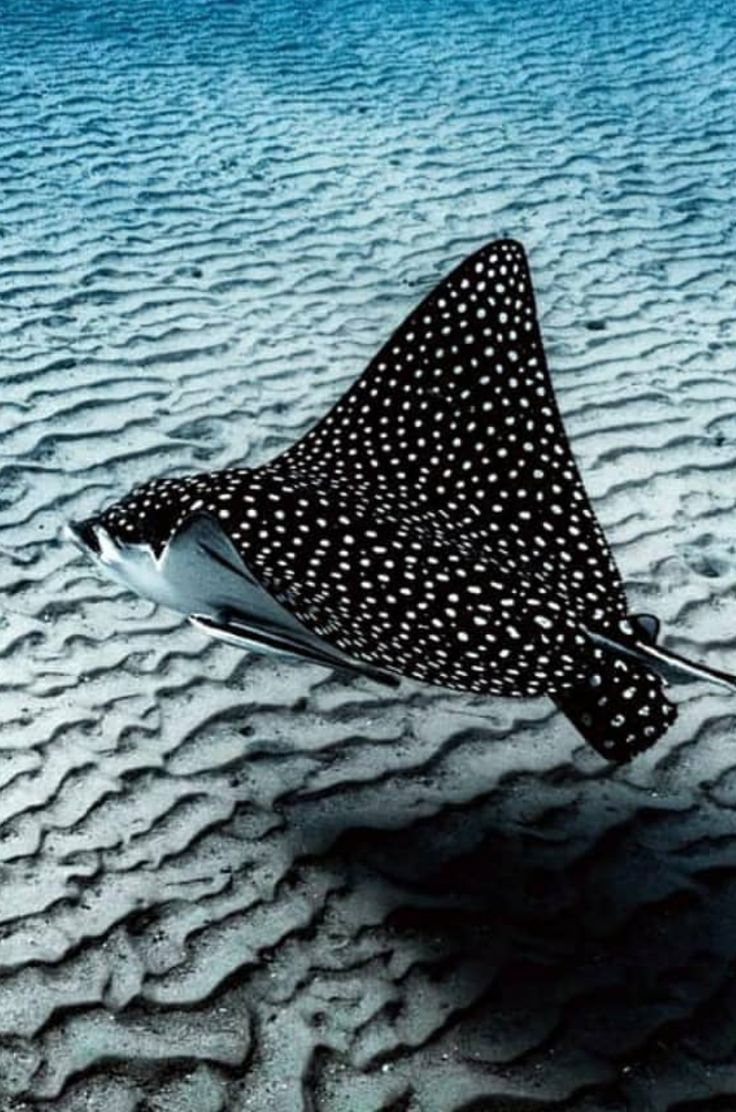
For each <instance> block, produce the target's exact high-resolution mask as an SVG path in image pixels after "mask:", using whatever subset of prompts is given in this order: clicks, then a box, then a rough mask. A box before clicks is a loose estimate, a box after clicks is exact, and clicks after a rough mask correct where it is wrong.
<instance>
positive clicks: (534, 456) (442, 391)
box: [266, 239, 627, 628]
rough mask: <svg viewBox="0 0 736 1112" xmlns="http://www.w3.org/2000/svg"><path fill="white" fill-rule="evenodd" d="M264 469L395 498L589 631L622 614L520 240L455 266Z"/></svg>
mask: <svg viewBox="0 0 736 1112" xmlns="http://www.w3.org/2000/svg"><path fill="white" fill-rule="evenodd" d="M266 470H272V471H280V472H282V473H285V474H291V475H294V474H297V475H301V476H304V477H308V479H309V481H311V482H313V483H315V484H324V485H331V486H333V487H334V486H336V485H339V484H341V483H342V484H344V485H349V484H362V485H363V486H364V487H372V488H373V489H375V490H378V491H381V490H383V491H387V492H389V493H390V495H391V497H394V498H399V497H400V496H402V495H403V496H404V497H405V498H406V500H408V501H410V502H411V503H412V504H413V505H415V506H418V507H419V508H422V507H424V508H425V509H426V510H429V511H433V512H435V513H436V514H438V515H440V516H441V518H442V520H443V522H444V527H445V528H446V530H448V531H454V532H455V533H456V534H462V535H463V536H465V537H467V538H469V539H471V540H472V542H473V543H474V544H477V545H478V546H479V548H481V549H486V550H491V551H493V552H495V553H497V554H500V556H501V557H503V558H505V559H508V560H511V561H514V562H515V563H517V564H518V565H519V566H520V567H521V568H522V569H523V570H528V571H533V572H534V574H535V575H536V576H537V577H538V578H540V579H542V578H543V579H545V580H546V581H547V582H549V583H553V584H554V585H555V589H556V591H557V592H558V594H559V595H560V597H561V599H562V601H563V602H564V603H565V604H566V605H567V606H569V607H570V608H572V609H574V610H575V612H576V614H577V615H578V616H579V617H580V618H581V619H582V620H585V621H586V622H587V623H588V624H590V625H593V626H602V627H603V628H605V627H606V626H608V625H614V624H616V623H617V622H618V621H619V620H620V619H621V618H622V617H625V615H626V612H627V606H626V600H625V596H624V592H623V586H622V583H621V579H620V576H619V574H618V570H617V569H616V566H615V564H614V562H613V559H612V557H611V554H610V551H609V549H608V546H607V544H606V541H605V538H604V536H603V533H602V531H601V529H600V527H599V525H598V523H597V521H596V519H595V516H594V514H593V511H592V509H591V507H590V504H589V502H588V499H587V496H586V493H585V490H584V487H583V484H582V481H581V478H580V475H579V472H578V469H577V466H576V464H575V460H574V458H573V456H572V452H571V450H570V446H569V443H568V440H567V436H566V434H565V430H564V427H563V424H562V420H561V417H560V414H559V411H558V408H557V404H556V401H555V397H554V392H553V389H552V383H551V381H550V376H549V373H548V369H547V363H546V359H545V355H544V349H543V345H542V337H541V333H540V329H539V324H538V321H537V314H536V307H535V302H534V295H533V291H532V283H531V276H530V273H529V267H528V264H527V260H526V256H525V254H524V250H523V248H522V246H521V244H519V243H517V242H516V241H514V240H510V239H506V240H497V241H495V242H492V243H489V244H487V245H486V246H485V247H483V248H482V249H481V250H480V251H478V252H476V253H475V254H473V255H471V256H470V257H469V258H467V259H466V260H465V261H464V262H463V263H462V264H461V265H460V266H459V267H457V268H456V269H455V270H454V271H452V273H451V274H449V275H448V276H447V278H445V279H444V280H443V281H442V282H440V284H439V285H438V286H437V287H436V289H434V290H433V291H432V293H430V294H429V296H428V297H426V298H425V299H424V301H423V302H422V303H421V304H420V305H419V307H418V308H417V309H416V310H415V311H414V312H413V313H411V314H410V316H409V317H408V318H407V319H406V320H405V321H404V323H403V324H402V325H401V326H400V327H399V328H397V330H396V331H395V332H394V334H393V335H392V336H391V338H390V340H389V341H388V342H387V343H386V344H385V345H384V346H383V347H382V348H381V350H380V351H379V352H378V354H377V355H376V356H375V358H374V359H373V360H372V361H371V363H370V364H369V366H368V367H367V369H366V370H365V372H364V373H363V375H362V376H361V377H360V379H358V381H357V382H356V383H355V385H354V386H353V387H351V388H350V389H349V390H348V391H347V393H346V394H345V395H344V396H343V397H342V399H341V400H340V401H339V402H338V403H337V405H335V407H334V408H333V409H332V410H331V412H330V413H328V414H327V416H326V417H325V418H324V419H323V420H322V421H321V422H320V423H319V424H318V425H317V426H316V427H315V428H314V429H312V430H311V432H309V433H308V434H307V435H306V436H305V437H303V439H302V440H301V441H299V442H298V443H297V444H296V445H294V446H293V447H292V448H290V449H289V450H288V451H286V452H285V453H284V454H283V455H281V456H279V457H278V458H277V459H276V460H274V461H272V463H271V464H269V465H267V466H266Z"/></svg>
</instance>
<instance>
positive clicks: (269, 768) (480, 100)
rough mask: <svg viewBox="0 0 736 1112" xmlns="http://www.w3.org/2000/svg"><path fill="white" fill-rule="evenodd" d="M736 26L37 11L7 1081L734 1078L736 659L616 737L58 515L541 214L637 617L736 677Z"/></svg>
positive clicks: (2, 127)
mask: <svg viewBox="0 0 736 1112" xmlns="http://www.w3.org/2000/svg"><path fill="white" fill-rule="evenodd" d="M726 14H727V13H725V12H723V11H722V10H721V9H720V8H719V6H718V5H716V4H708V5H701V6H699V7H698V8H695V7H694V6H692V7H691V6H690V5H688V4H685V3H684V2H681V0H678V2H676V3H675V4H674V6H673V5H672V4H668V5H665V4H664V3H660V2H659V0H656V2H655V3H654V4H652V5H649V6H648V7H647V10H646V12H637V13H636V14H635V15H633V14H632V13H631V12H628V10H627V9H625V8H623V7H620V6H614V5H605V6H604V7H603V8H602V10H600V11H598V12H595V11H591V10H590V9H589V7H588V6H586V5H582V4H578V3H575V2H574V0H565V3H563V4H562V6H561V7H558V8H557V9H556V13H555V19H554V22H552V21H551V19H549V18H545V17H544V15H543V14H542V13H541V11H540V12H538V11H536V10H534V9H532V8H529V9H528V10H525V9H524V7H521V8H520V7H519V6H518V5H511V4H507V3H504V4H499V5H494V6H489V7H488V8H486V7H483V6H475V5H472V4H468V5H465V6H462V7H460V8H458V10H457V12H456V13H455V14H454V15H453V18H452V20H450V19H448V18H447V15H446V12H445V11H443V6H442V5H436V6H435V5H431V4H430V5H429V6H426V5H424V6H422V8H421V10H420V9H419V8H418V7H417V8H416V9H414V7H410V8H408V9H407V8H406V6H403V7H401V6H399V5H398V4H397V5H395V6H394V5H386V4H378V3H369V4H361V5H358V4H347V5H345V4H342V5H340V6H337V5H332V4H329V5H326V6H320V8H319V11H318V12H317V13H316V14H315V13H307V12H305V11H304V10H303V8H302V7H300V6H298V5H296V4H292V3H285V4H280V5H277V6H275V10H274V7H273V6H267V5H265V4H260V3H258V4H252V5H245V4H239V3H234V4H226V3H224V2H223V3H219V2H218V3H214V4H207V5H204V4H200V3H195V2H194V0H185V2H184V3H182V4H178V5H176V6H174V5H172V6H171V7H169V6H168V5H165V4H163V3H162V2H160V0H154V2H153V3H143V2H142V0H134V2H129V3H128V4H127V5H126V7H125V9H122V8H119V7H117V6H112V7H110V8H109V9H108V8H106V9H105V10H99V7H98V6H94V5H92V4H90V3H88V2H87V0H77V2H76V3H74V4H71V5H64V6H61V5H57V4H55V3H51V0H41V2H40V3H36V4H34V5H33V6H31V7H29V6H28V5H26V4H23V3H21V2H20V0H12V2H10V3H8V4H6V5H5V8H4V13H3V21H2V26H0V59H2V63H1V66H0V192H1V195H2V210H1V212H0V224H1V232H2V234H1V237H0V256H1V258H2V274H3V280H2V287H1V288H0V345H1V346H0V350H1V351H2V358H3V390H2V403H1V404H0V433H1V435H0V477H1V480H2V481H1V482H0V552H2V556H3V559H2V560H1V561H0V589H1V590H2V600H3V601H2V611H1V612H0V657H1V658H2V661H3V669H2V678H1V679H0V683H1V684H2V690H1V693H0V705H1V706H2V714H0V859H1V861H2V863H1V864H0V877H1V880H2V888H1V889H0V891H1V892H2V896H3V899H2V901H1V902H0V970H1V971H2V972H1V975H0V1094H2V1096H1V1099H0V1106H2V1107H3V1109H4V1108H7V1109H9V1110H20V1109H23V1108H30V1107H33V1108H35V1107H38V1108H44V1107H47V1108H54V1109H59V1110H61V1112H77V1110H81V1109H85V1110H90V1109H91V1110H100V1112H101V1110H103V1109H104V1110H105V1112H133V1109H136V1108H141V1107H148V1108H150V1109H157V1110H159V1109H160V1110H164V1109H165V1110H166V1112H169V1110H172V1112H177V1110H178V1109H190V1108H196V1109H197V1110H198V1112H216V1110H220V1109H226V1108H227V1109H231V1108H232V1109H236V1110H241V1109H242V1110H259V1112H260V1110H264V1112H265V1110H268V1112H271V1110H274V1112H295V1110H297V1109H302V1108H303V1109H315V1110H319V1112H377V1110H378V1109H385V1110H389V1109H393V1110H397V1112H398V1110H399V1109H406V1110H411V1112H415V1110H417V1112H418V1110H421V1112H450V1110H460V1109H462V1110H470V1109H489V1110H490V1109H500V1108H507V1107H513V1108H517V1109H532V1108H547V1107H548V1108H565V1109H570V1110H574V1112H600V1110H601V1109H603V1108H606V1109H611V1110H618V1109H624V1108H630V1107H633V1108H637V1109H650V1108H651V1109H656V1110H660V1109H678V1110H680V1112H683V1110H684V1109H692V1110H694V1109H703V1110H706V1109H714V1108H718V1107H724V1108H727V1107H729V1106H730V1104H729V1102H731V1101H734V1100H736V1095H734V1081H733V1067H734V1060H735V1057H736V1052H735V1051H734V1046H733V1039H732V1037H731V1034H730V1032H731V1031H732V1030H733V1024H734V1009H735V1008H736V1000H734V994H733V986H732V977H731V970H732V968H733V962H734V959H735V958H736V941H735V940H734V932H733V930H732V929H731V923H732V920H733V916H734V914H735V913H736V872H735V871H734V867H733V850H734V845H735V844H736V812H735V810H734V808H735V807H736V749H735V748H734V720H735V719H734V716H735V715H736V703H734V701H733V699H732V698H730V697H729V695H728V694H727V693H725V692H721V691H718V690H716V689H712V688H708V687H706V686H704V685H699V684H691V685H687V686H678V687H677V688H676V689H674V698H675V701H676V702H677V703H678V707H679V718H678V721H677V724H676V725H675V726H674V727H673V729H672V730H671V732H670V733H669V734H668V735H667V737H666V738H665V739H663V741H662V742H660V743H659V744H658V745H657V747H655V748H654V749H653V750H652V751H651V752H649V753H647V754H646V755H644V756H643V757H641V758H639V759H637V760H636V761H635V762H634V763H633V764H632V765H631V766H629V767H625V768H621V769H611V768H610V767H608V766H606V765H605V764H604V762H603V761H602V760H600V759H599V758H598V757H597V756H596V755H595V754H593V753H591V752H589V751H588V750H587V749H586V748H585V747H584V745H583V744H582V743H581V742H579V741H578V739H577V738H576V736H575V735H574V734H573V732H572V730H571V729H570V728H569V726H568V725H567V724H566V722H565V721H564V719H563V718H562V717H561V716H560V715H558V714H556V713H554V711H553V708H552V706H551V704H550V703H548V702H546V701H545V700H529V701H517V700H514V701H511V700H506V701H504V700H500V699H493V700H491V699H483V698H475V697H474V698H468V697H462V696H458V695H451V694H449V693H444V692H442V691H438V690H432V689H429V688H423V687H420V686H419V685H412V684H410V683H408V682H407V683H405V684H403V685H402V687H401V688H400V689H399V690H398V691H397V692H388V693H387V692H386V691H385V690H383V689H379V688H378V687H376V686H375V685H373V684H371V683H370V682H369V681H366V680H354V679H351V680H346V678H345V677H344V676H333V675H331V674H330V673H328V672H327V671H326V670H325V669H322V668H318V667H316V666H310V665H306V664H304V665H296V664H291V665H290V664H285V663H275V662H274V661H273V660H268V659H260V658H257V657H251V656H245V655H242V654H240V653H238V652H236V651H235V650H233V649H230V648H228V647H226V646H222V645H218V644H215V643H212V642H210V641H208V640H206V639H204V638H203V637H202V636H200V635H199V634H197V633H196V632H195V631H194V630H192V629H190V628H188V627H187V626H185V625H182V624H181V623H180V622H179V621H178V619H177V618H176V616H174V615H172V614H170V613H167V612H164V611H154V610H153V609H152V608H151V607H149V606H148V605H147V604H146V603H144V602H142V601H141V600H138V599H134V598H133V597H132V596H130V595H127V594H124V593H123V592H118V591H116V589H115V588H114V587H112V586H110V585H108V584H105V583H103V582H102V581H100V580H99V579H98V578H97V577H96V576H95V575H94V573H93V572H92V571H91V569H90V568H89V567H88V566H87V565H86V563H85V562H84V561H83V559H82V558H81V557H79V556H78V555H77V553H76V551H75V550H74V549H73V548H72V547H71V546H70V545H69V544H67V543H66V542H64V541H63V540H62V526H63V523H64V522H65V521H66V520H68V519H70V518H76V519H79V518H82V517H84V516H86V515H88V514H90V513H92V512H94V511H96V510H98V509H99V508H100V507H101V506H102V505H104V504H106V503H107V502H109V501H110V500H111V499H113V498H114V497H116V496H118V495H120V494H121V493H123V492H125V491H127V490H128V489H129V488H130V487H131V486H132V485H133V483H135V482H137V481H141V480H143V479H146V478H149V477H150V476H152V475H154V474H161V475H163V474H172V475H174V474H182V473H184V472H186V471H192V470H197V469H203V468H213V467H225V466H228V465H230V464H234V463H245V464H255V463H259V462H261V461H262V460H264V459H266V458H268V457H269V456H270V455H272V454H275V453H276V452H277V451H280V450H282V449H283V448H284V447H286V445H288V444H289V443H290V442H291V441H292V440H293V439H295V438H296V436H298V435H299V434H300V433H302V432H303V431H305V430H306V429H307V428H308V427H309V426H310V424H311V423H312V422H314V421H315V420H316V419H317V418H318V417H319V416H321V414H322V413H323V412H324V411H325V410H326V409H327V408H328V406H329V405H330V404H331V402H332V401H333V400H335V399H336V398H337V397H338V396H339V395H340V394H341V393H342V392H343V391H344V389H345V388H346V387H347V385H348V384H349V383H350V382H351V381H352V380H353V378H354V377H356V376H357V375H358V373H359V372H360V371H361V370H362V368H363V366H364V365H365V363H366V362H367V361H368V359H369V358H370V357H371V355H372V354H373V353H374V351H375V350H376V348H377V347H378V346H379V345H380V344H381V343H382V342H383V341H384V340H385V338H386V337H387V336H388V334H389V333H390V331H391V329H392V328H393V327H394V326H395V325H396V324H397V323H398V322H399V321H400V320H402V319H403V317H404V316H405V315H406V314H407V312H409V311H410V310H411V309H412V308H413V307H414V305H415V304H416V303H417V302H418V301H419V299H420V298H421V296H422V295H423V294H424V293H425V292H427V291H429V290H430V289H431V288H432V287H433V286H434V285H435V283H436V281H437V280H438V279H439V278H440V277H441V276H442V275H443V274H444V273H445V272H446V271H447V270H448V269H449V267H450V266H451V265H452V264H453V262H455V261H458V260H459V259H460V258H462V257H463V256H464V255H465V254H466V253H468V252H469V251H471V250H472V249H473V248H474V247H478V246H480V245H481V244H482V243H483V242H485V241H486V240H488V239H489V238H491V237H492V236H501V235H514V236H516V237H518V238H519V239H521V240H522V241H523V242H524V243H525V246H526V247H527V250H528V252H529V255H530V260H531V265H532V269H533V274H534V278H535V286H536V292H537V298H538V303H539V308H540V315H541V323H542V329H543V333H544V337H545V343H546V348H547V354H548V357H549V362H550V366H551V370H552V375H553V379H554V383H555V388H556V391H557V396H558V399H559V403H560V407H561V410H562V412H563V415H564V417H565V421H566V425H567V429H568V431H569V434H570V438H571V441H572V444H573V447H574V450H575V452H576V455H577V458H578V461H579V463H580V466H581V470H582V473H583V475H584V478H585V482H586V486H587V488H588V490H589V492H590V495H591V498H592V500H593V501H594V504H595V507H596V511H597V513H598V515H599V517H600V520H601V522H602V524H603V526H604V528H605V530H606V533H607V535H608V537H609V539H610V541H611V544H612V546H613V549H614V552H615V555H616V559H617V561H618V564H619V566H620V568H621V570H622V573H623V575H624V577H625V579H626V582H627V588H628V592H629V599H630V602H631V605H632V609H634V610H636V609H640V610H651V611H654V612H656V613H658V614H659V615H660V616H661V618H662V620H663V623H664V629H665V633H666V635H667V638H668V644H669V645H670V646H671V647H672V648H673V649H675V650H676V651H678V652H682V653H683V654H684V655H692V656H696V657H698V658H699V659H701V660H703V661H704V662H706V663H708V664H709V665H710V666H711V667H715V668H723V669H730V670H733V669H734V668H735V667H736V644H735V642H734V629H735V628H736V604H735V603H734V586H736V549H735V544H736V542H735V540H734V538H735V536H736V533H735V526H734V521H735V520H736V517H735V516H734V508H735V504H736V486H735V485H734V482H733V476H734V466H735V465H736V418H734V412H736V374H735V372H736V336H735V334H734V323H733V319H734V312H733V286H734V281H736V264H735V263H734V259H736V250H735V248H736V229H735V227H734V223H733V196H734V185H735V184H736V159H735V156H734V153H733V152H734V149H736V148H734V124H733V120H734V118H736V115H735V110H736V103H735V101H736V92H735V91H734V85H733V81H732V80H731V77H732V75H731V64H730V58H731V54H732V52H731V51H730V50H729V41H730V39H729V36H730V34H731V32H730V31H729V30H728V27H727V24H726ZM3 1102H4V1103H3ZM514 1102H516V1103H514ZM719 1102H720V1103H719Z"/></svg>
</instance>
